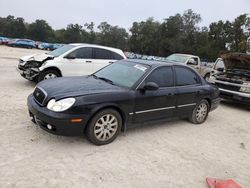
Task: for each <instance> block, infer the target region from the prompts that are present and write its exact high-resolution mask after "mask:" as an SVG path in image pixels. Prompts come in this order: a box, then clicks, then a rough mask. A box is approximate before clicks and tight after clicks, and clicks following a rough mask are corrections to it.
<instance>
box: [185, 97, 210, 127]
mask: <svg viewBox="0 0 250 188" xmlns="http://www.w3.org/2000/svg"><path fill="white" fill-rule="evenodd" d="M209 108H210V106H209V103H208V101H207V100H205V99H203V100H201V101H200V102H199V103H197V105H196V106H195V108H194V110H193V112H192V114H191V115H190V117H189V121H191V122H192V123H194V124H201V123H204V122H205V121H206V119H207V116H208V112H209Z"/></svg>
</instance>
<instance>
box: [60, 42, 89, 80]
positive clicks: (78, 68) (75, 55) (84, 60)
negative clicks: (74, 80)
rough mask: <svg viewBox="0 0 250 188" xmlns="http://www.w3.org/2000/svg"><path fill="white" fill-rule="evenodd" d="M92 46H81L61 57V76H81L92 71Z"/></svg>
mask: <svg viewBox="0 0 250 188" xmlns="http://www.w3.org/2000/svg"><path fill="white" fill-rule="evenodd" d="M93 63H94V62H93V59H92V48H89V47H82V48H78V49H76V50H75V51H73V52H71V53H70V54H68V55H67V56H66V57H64V58H63V62H62V64H61V67H60V69H61V70H62V72H63V73H64V75H63V76H82V75H89V74H92V73H93V71H94V70H93Z"/></svg>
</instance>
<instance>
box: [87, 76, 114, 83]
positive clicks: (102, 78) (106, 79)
mask: <svg viewBox="0 0 250 188" xmlns="http://www.w3.org/2000/svg"><path fill="white" fill-rule="evenodd" d="M92 76H93V77H94V78H95V79H100V80H103V81H105V82H108V83H110V84H112V85H115V84H114V82H113V81H112V80H110V79H108V78H104V77H98V76H96V75H95V74H92Z"/></svg>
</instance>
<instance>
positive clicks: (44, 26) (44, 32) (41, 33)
mask: <svg viewBox="0 0 250 188" xmlns="http://www.w3.org/2000/svg"><path fill="white" fill-rule="evenodd" d="M27 33H28V34H27V35H28V37H29V38H31V39H33V40H37V41H44V42H53V41H54V32H53V29H52V28H51V26H50V25H49V24H48V23H47V22H46V21H45V20H36V21H35V22H34V23H31V24H30V25H29V26H28V31H27Z"/></svg>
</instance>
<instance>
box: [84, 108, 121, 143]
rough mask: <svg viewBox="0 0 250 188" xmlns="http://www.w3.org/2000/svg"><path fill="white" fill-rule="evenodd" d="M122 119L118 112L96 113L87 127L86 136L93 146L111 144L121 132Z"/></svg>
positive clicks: (103, 111)
mask: <svg viewBox="0 0 250 188" xmlns="http://www.w3.org/2000/svg"><path fill="white" fill-rule="evenodd" d="M121 127H122V118H121V115H120V113H119V112H117V111H116V110H113V109H105V110H102V111H100V112H98V113H97V114H96V115H95V116H94V117H93V118H92V120H91V121H90V123H89V124H88V125H87V128H86V132H85V134H86V136H87V138H88V140H89V141H90V142H92V143H93V144H95V145H105V144H109V143H111V142H113V141H114V140H115V139H116V137H117V136H118V134H119V133H120V131H121Z"/></svg>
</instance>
